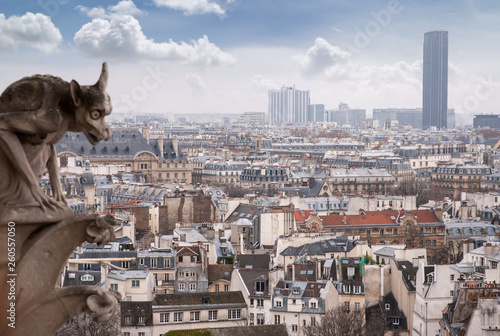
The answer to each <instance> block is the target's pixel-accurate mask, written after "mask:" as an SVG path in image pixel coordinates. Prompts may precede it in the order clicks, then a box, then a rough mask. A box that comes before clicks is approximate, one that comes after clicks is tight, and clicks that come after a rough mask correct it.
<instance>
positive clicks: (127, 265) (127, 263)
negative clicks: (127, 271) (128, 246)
mask: <svg viewBox="0 0 500 336" xmlns="http://www.w3.org/2000/svg"><path fill="white" fill-rule="evenodd" d="M130 266H131V263H130V261H122V268H130Z"/></svg>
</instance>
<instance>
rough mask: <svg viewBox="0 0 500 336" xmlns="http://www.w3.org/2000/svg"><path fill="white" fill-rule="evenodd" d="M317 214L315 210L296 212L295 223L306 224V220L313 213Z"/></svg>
mask: <svg viewBox="0 0 500 336" xmlns="http://www.w3.org/2000/svg"><path fill="white" fill-rule="evenodd" d="M313 212H315V211H314V210H295V211H294V215H295V221H296V222H304V221H305V220H306V219H308V218H309V216H311V213H313Z"/></svg>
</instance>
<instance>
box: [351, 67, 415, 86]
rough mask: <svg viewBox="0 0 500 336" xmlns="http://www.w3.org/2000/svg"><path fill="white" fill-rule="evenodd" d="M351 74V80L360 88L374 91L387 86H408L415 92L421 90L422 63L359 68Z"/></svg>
mask: <svg viewBox="0 0 500 336" xmlns="http://www.w3.org/2000/svg"><path fill="white" fill-rule="evenodd" d="M358 69H359V70H358V71H354V72H353V73H352V79H353V80H354V81H356V82H357V83H358V85H360V86H370V87H372V88H374V89H378V88H381V87H386V86H387V85H392V84H394V85H396V86H398V85H409V86H411V87H413V88H414V89H416V90H420V89H421V88H422V61H421V60H417V61H415V62H413V63H407V62H404V61H399V62H397V63H395V64H390V65H387V64H384V65H376V66H364V67H359V68H358Z"/></svg>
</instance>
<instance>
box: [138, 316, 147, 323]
mask: <svg viewBox="0 0 500 336" xmlns="http://www.w3.org/2000/svg"><path fill="white" fill-rule="evenodd" d="M138 322H139V324H144V323H145V322H146V318H145V317H144V316H139V318H138Z"/></svg>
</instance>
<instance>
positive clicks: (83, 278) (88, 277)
mask: <svg viewBox="0 0 500 336" xmlns="http://www.w3.org/2000/svg"><path fill="white" fill-rule="evenodd" d="M80 280H82V281H94V277H93V276H92V275H90V274H85V275H83V276H82V277H81V278H80Z"/></svg>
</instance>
